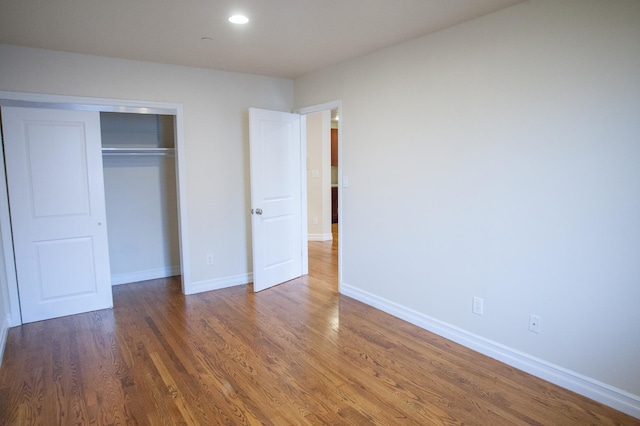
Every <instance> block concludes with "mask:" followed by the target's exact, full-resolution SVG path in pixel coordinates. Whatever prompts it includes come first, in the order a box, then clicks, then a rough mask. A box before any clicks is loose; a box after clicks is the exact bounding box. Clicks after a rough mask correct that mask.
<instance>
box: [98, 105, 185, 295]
mask: <svg viewBox="0 0 640 426" xmlns="http://www.w3.org/2000/svg"><path fill="white" fill-rule="evenodd" d="M100 125H101V136H102V159H103V172H104V191H105V205H106V215H107V224H108V228H107V233H108V240H109V262H110V266H111V283H112V285H119V284H128V283H133V282H138V281H146V280H152V279H157V278H165V277H170V276H175V275H180V273H181V271H180V244H179V242H180V241H179V239H180V236H179V232H178V228H179V222H178V197H177V179H176V162H175V139H176V130H175V129H176V126H175V116H173V115H162V114H139V113H121V112H101V113H100Z"/></svg>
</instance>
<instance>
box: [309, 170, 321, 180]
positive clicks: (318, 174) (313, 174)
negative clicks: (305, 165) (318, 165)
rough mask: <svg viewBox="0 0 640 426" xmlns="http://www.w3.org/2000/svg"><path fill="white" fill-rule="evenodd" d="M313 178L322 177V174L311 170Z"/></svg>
mask: <svg viewBox="0 0 640 426" xmlns="http://www.w3.org/2000/svg"><path fill="white" fill-rule="evenodd" d="M311 177H312V178H317V177H320V172H319V171H317V170H311Z"/></svg>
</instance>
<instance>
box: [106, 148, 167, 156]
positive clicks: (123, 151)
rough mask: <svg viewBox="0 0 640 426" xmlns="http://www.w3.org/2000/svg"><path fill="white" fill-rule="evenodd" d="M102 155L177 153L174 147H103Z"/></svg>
mask: <svg viewBox="0 0 640 426" xmlns="http://www.w3.org/2000/svg"><path fill="white" fill-rule="evenodd" d="M102 155H109V156H112V155H175V150H174V149H173V148H102Z"/></svg>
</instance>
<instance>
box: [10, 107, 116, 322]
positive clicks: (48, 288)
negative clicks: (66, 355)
mask: <svg viewBox="0 0 640 426" xmlns="http://www.w3.org/2000/svg"><path fill="white" fill-rule="evenodd" d="M2 125H3V139H4V149H5V158H6V170H7V184H8V189H9V205H10V209H11V225H12V230H13V239H14V251H15V260H16V271H17V277H18V290H19V293H20V309H21V313H22V321H23V322H25V323H26V322H33V321H40V320H44V319H49V318H55V317H60V316H65V315H72V314H77V313H81V312H88V311H93V310H97V309H105V308H110V307H112V306H113V299H112V294H111V278H110V271H109V251H108V242H107V226H106V214H105V205H104V183H103V174H102V154H101V143H100V116H99V113H97V112H92V111H70V110H55V109H35V108H13V107H11V108H9V107H3V108H2Z"/></svg>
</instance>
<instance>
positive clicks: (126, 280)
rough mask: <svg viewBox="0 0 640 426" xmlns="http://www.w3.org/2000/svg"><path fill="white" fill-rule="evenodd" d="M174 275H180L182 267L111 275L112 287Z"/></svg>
mask: <svg viewBox="0 0 640 426" xmlns="http://www.w3.org/2000/svg"><path fill="white" fill-rule="evenodd" d="M174 275H180V266H169V267H167V268H157V269H147V270H146V271H137V272H131V273H128V274H111V285H120V284H130V283H136V282H138V281H147V280H155V279H158V278H166V277H173V276H174Z"/></svg>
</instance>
